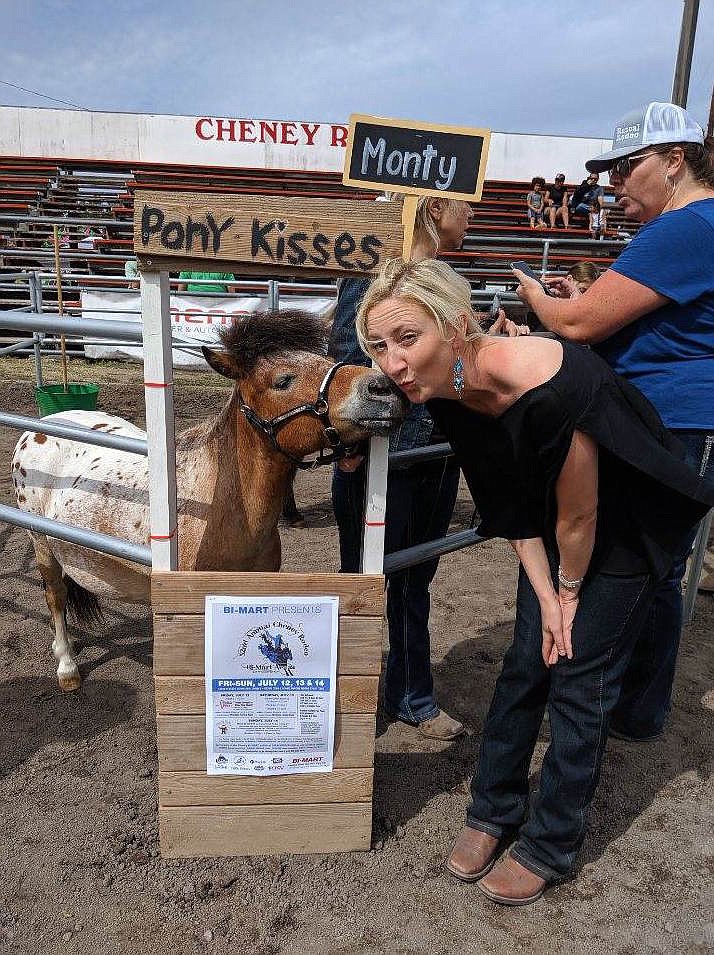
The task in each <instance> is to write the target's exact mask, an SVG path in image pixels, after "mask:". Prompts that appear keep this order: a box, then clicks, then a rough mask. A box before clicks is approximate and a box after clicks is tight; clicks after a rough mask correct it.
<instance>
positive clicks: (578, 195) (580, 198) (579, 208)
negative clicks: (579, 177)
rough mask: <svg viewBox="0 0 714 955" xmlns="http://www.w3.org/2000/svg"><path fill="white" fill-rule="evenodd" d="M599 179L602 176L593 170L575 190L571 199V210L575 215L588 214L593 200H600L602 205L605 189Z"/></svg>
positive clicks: (599, 202) (599, 203)
mask: <svg viewBox="0 0 714 955" xmlns="http://www.w3.org/2000/svg"><path fill="white" fill-rule="evenodd" d="M599 179H600V176H599V175H598V174H597V173H596V172H591V173H589V175H588V177H587V179H583V181H582V182H581V183H580V185H579V186H578V187H577V188H576V189H574V190H573V198H572V199H571V200H570V211H571V212H572V213H573V215H582V216H586V215H588V214H589V212H590V206H591V205H592V202H593V200H595V201H596V202H598V205H602V202H601V201H600V200H602V197H603V196H604V195H605V190H604V189H603V187H602V186H601V185H600V184H599Z"/></svg>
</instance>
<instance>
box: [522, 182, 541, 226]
mask: <svg viewBox="0 0 714 955" xmlns="http://www.w3.org/2000/svg"><path fill="white" fill-rule="evenodd" d="M544 189H545V179H544V178H543V177H542V176H534V177H533V179H531V191H530V192H529V193H528V195H527V196H526V205H527V206H528V224H529V225H530V227H531V229H544V228H545V224H544V222H543V211H544V209H545V195H544V194H543V190H544Z"/></svg>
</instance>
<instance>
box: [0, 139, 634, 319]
mask: <svg viewBox="0 0 714 955" xmlns="http://www.w3.org/2000/svg"><path fill="white" fill-rule="evenodd" d="M575 185H577V184H571V185H570V186H569V191H571V192H572V189H573V188H574V186H575ZM529 188H530V184H529V183H526V182H516V181H510V182H508V181H500V180H487V181H486V182H485V184H484V190H483V197H482V200H481V202H479V203H477V204H475V205H474V208H473V218H472V222H471V225H470V228H469V231H468V235H467V237H466V240H465V242H464V246H463V249H462V250H461V251H460V252H450V253H448V255H446V258H447V260H448V261H449V262H450V263H451V264H452V265H453V266H454V267H455V268H456V269H458V271H460V272H462V273H463V274H464V275H465V276H466V277H467V278H468V279H469V281H470V282H471V283H472V285H473V286H474V288H476V289H490V288H502V289H508V288H513V287H514V282H513V275H512V273H511V271H510V269H509V267H508V263H509V262H510V261H512V260H513V259H515V258H518V259H525V260H526V261H529V262H531V263H532V264H533V265H534V266H535V267H536V268H540V267H541V264H542V261H543V247H544V240H546V241H547V246H548V247H547V259H548V270H549V272H554V271H559V270H564V269H567V268H568V267H569V266H570V265H571V264H573V263H574V262H576V261H580V260H582V259H589V260H590V261H593V262H595V263H596V264H597V265H598V266H600V267H607V265H609V263H610V262H612V261H613V259H614V258H615V257H616V256H617V254H618V253H619V251H620V248H621V247H622V242H623V239H621V238H618V233H621V232H623V230H624V232H625V233H629V234H630V235H631V234H634V232H636V230H637V225H636V224H635V223H632V222H627V221H626V220H625V219H624V218H623V214H622V210H620V209H619V208H618V207H616V206H609V217H608V235H607V236H606V237H605V241H601V242H597V243H593V241H592V240H591V237H590V233H589V231H588V228H587V222H585V221H584V220H582V219H575V220H574V221H572V220H571V227H570V228H569V229H567V230H565V229H563V228H562V227H559V228H556V229H549V228H548V229H542V230H531V229H530V228H529V226H528V221H527V218H526V205H525V194H526V192H527V191H528V189H529ZM137 189H152V190H157V191H186V192H214V193H224V194H226V195H231V194H237V195H241V194H253V195H286V196H305V197H330V198H349V199H362V200H365V201H371V200H373V199H374V198H375V195H376V193H374V192H372V191H369V190H355V189H352V188H347V187H345V186H343V185H342V182H341V176H340V174H339V173H329V172H304V171H298V170H295V171H293V170H270V169H229V168H224V167H216V168H206V167H195V166H172V165H151V164H144V165H142V164H135V165H132V166H131V167H129V166H126V165H122V164H119V163H113V162H94V161H92V162H90V161H85V162H73V163H65V162H62V163H57V162H52V161H50V160H27V159H18V158H12V157H6V158H0V307H8V306H12V305H15V306H16V305H17V304H18V294H17V288H15V287H13V283H12V282H11V283H9V284H10V287H9V288H8V283H6V282H4V281H3V275H10V274H17V273H18V271H22V270H27V269H30V270H32V269H35V270H40V271H44V272H51V271H52V270H53V269H54V252H53V242H52V225H53V223H56V224H57V225H58V226H59V227H60V229H61V230H62V242H61V245H62V248H61V263H62V269H63V285H64V286H65V287H66V290H67V291H66V298H67V301H68V305H70V306H71V305H72V304H73V303H74V304H77V303H78V300H79V291H80V290H81V288H83V287H88V286H94V287H97V286H99V287H103V288H112V287H114V288H116V287H126V284H127V283H126V279H125V278H124V264H125V262H126V260H127V258H129V257H130V256H131V255H132V251H133V250H132V246H133V241H132V219H133V213H134V193H135V191H136V190H137ZM88 227H89V228H92V229H93V234H90V235H85V233H86V231H87V228H88ZM236 277H239V276H238V275H237V276H236ZM14 284H15V285H16V284H17V283H16V282H15V283H14ZM48 294H49V296H50V298H51V297H52V294H53V293H52V290H51V288H48Z"/></svg>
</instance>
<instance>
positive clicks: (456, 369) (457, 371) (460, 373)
mask: <svg viewBox="0 0 714 955" xmlns="http://www.w3.org/2000/svg"><path fill="white" fill-rule="evenodd" d="M451 376H452V378H451V380H452V381H453V383H454V391H455V392H456V394H457V395H458V396H459V398H461V397H462V395H463V393H464V363H463V362H462V361H461V355H458V356H457V358H456V361H455V362H454V364H453V366H452V369H451Z"/></svg>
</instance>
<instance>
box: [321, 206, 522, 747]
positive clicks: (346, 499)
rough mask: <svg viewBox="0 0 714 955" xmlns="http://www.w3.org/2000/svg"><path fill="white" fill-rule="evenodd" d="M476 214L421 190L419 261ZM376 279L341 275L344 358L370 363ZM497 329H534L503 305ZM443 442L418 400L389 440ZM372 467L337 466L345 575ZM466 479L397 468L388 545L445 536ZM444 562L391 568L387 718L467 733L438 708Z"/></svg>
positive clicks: (338, 335)
mask: <svg viewBox="0 0 714 955" xmlns="http://www.w3.org/2000/svg"><path fill="white" fill-rule="evenodd" d="M392 201H396V202H401V201H402V197H401V196H394V197H393V198H392ZM470 214H471V208H470V206H469V204H468V203H467V202H462V201H460V200H453V199H446V198H444V199H442V198H431V197H422V198H421V199H420V200H419V203H418V205H417V212H416V222H415V228H414V242H413V246H412V259H413V260H414V261H420V260H422V259H425V258H429V257H431V256H433V255H436V253H437V252H438V251H442V252H448V251H455V250H457V249H460V248H461V244H462V242H463V240H464V236H465V235H466V230H467V228H468V224H469V217H470ZM369 285H370V281H369V279H364V280H360V279H349V280H346V281H342V282H341V283H340V288H339V292H338V300H337V309H336V311H335V318H334V322H333V325H332V332H331V335H330V348H329V351H330V355H331V356H332V357H333V358H334V359H335V360H337V361H348V362H350V363H351V364H369V359H368V358H367V357H366V356H365V354H364V352H363V351H362V350H361V349H360V347H359V343H358V341H357V334H356V331H355V319H356V314H357V307H358V305H359V303H360V301H361V300H362V298H363V297H364V295H365V293H366V292H367V290H368V288H369ZM467 285H468V283H467ZM491 331H493V332H494V333H499V332H505V333H506V334H518V333H520V334H522V333H524V332H527V329H524V328H522V327H517V326H515V325H513V324H512V323H511V322H507V321H506V318H505V314H504V313H503V312H501V314H500V316H499V319H498V321H497V322H496V323H495V325H494V326H493V327H492V329H491ZM438 440H439V439H438V437H437V436H436V434H435V431H434V424H433V421H432V419H431V417H430V415H429V413H428V411H427V410H426V408H425V407H424V406H423V405H420V404H415V405H414V407H412V408H411V410H410V412H409V414H408V416H407V418H406V420H405V421H404V423H403V424H402V426H401V428H400V429H399V430H398V432H397V433H396V434H394V435H393V436H392V438H391V439H390V450H391V451H406V450H411V449H413V448H419V447H423V446H424V445H427V444H430V443H433V442H434V441H438ZM365 472H366V468H365V466H364V464H363V458H362V457H361V456H357V457H355V458H353V459H351V460H346V461H343V462H341V463H340V464H338V465H337V466H336V467H335V470H334V474H333V480H332V503H333V508H334V512H335V518H336V520H337V527H338V530H339V537H340V570H341V571H342V572H343V573H354V572H356V571H358V570H359V559H360V545H361V540H362V528H363V525H364V514H363V507H364V493H365V481H366V473H365ZM458 482H459V467H458V464H456V463H455V461H454V459H453V458H446V459H442V460H437V461H425V462H421V463H418V464H413V465H412V466H411V467H407V468H403V469H399V470H398V469H393V470H391V471H390V478H389V489H388V492H387V514H386V526H385V552H386V553H390V552H391V551H395V550H401V549H402V548H405V547H411V546H413V545H416V544H419V543H423V542H424V541H428V540H433V539H435V538H439V537H443V536H444V534H445V533H446V531H447V530H448V527H449V522H450V520H451V515H452V512H453V509H454V502H455V500H456V492H457V489H458ZM437 566H438V560H429V561H426V562H424V563H422V564H418V565H417V566H415V567H410V568H407V569H405V570H402V571H398V572H396V573H393V574H389V575H388V576H387V620H388V623H389V655H388V657H387V666H386V670H385V674H384V711H385V713H386V714H387V716H388V717H389V718H393V719H397V720H400V721H402V722H405V723H408V724H410V725H412V726H415V727H416V728H417V729H418V731H419V733H421V734H422V735H423V736H427V737H431V738H435V739H440V740H451V739H455V738H456V737H457V736H460V735H461V734H462V733H463V732H464V725H463V723H462V722H461V720H459V719H458V718H456V717H454V716H452V715H451V714H450V713H449V712H447V711H446V710H444V709H442V708H441V707H440V706H439V703H438V702H437V700H436V695H435V691H434V681H433V678H432V671H431V653H430V634H429V609H430V597H429V586H430V584H431V581H432V579H433V577H434V574H435V573H436V569H437Z"/></svg>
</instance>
